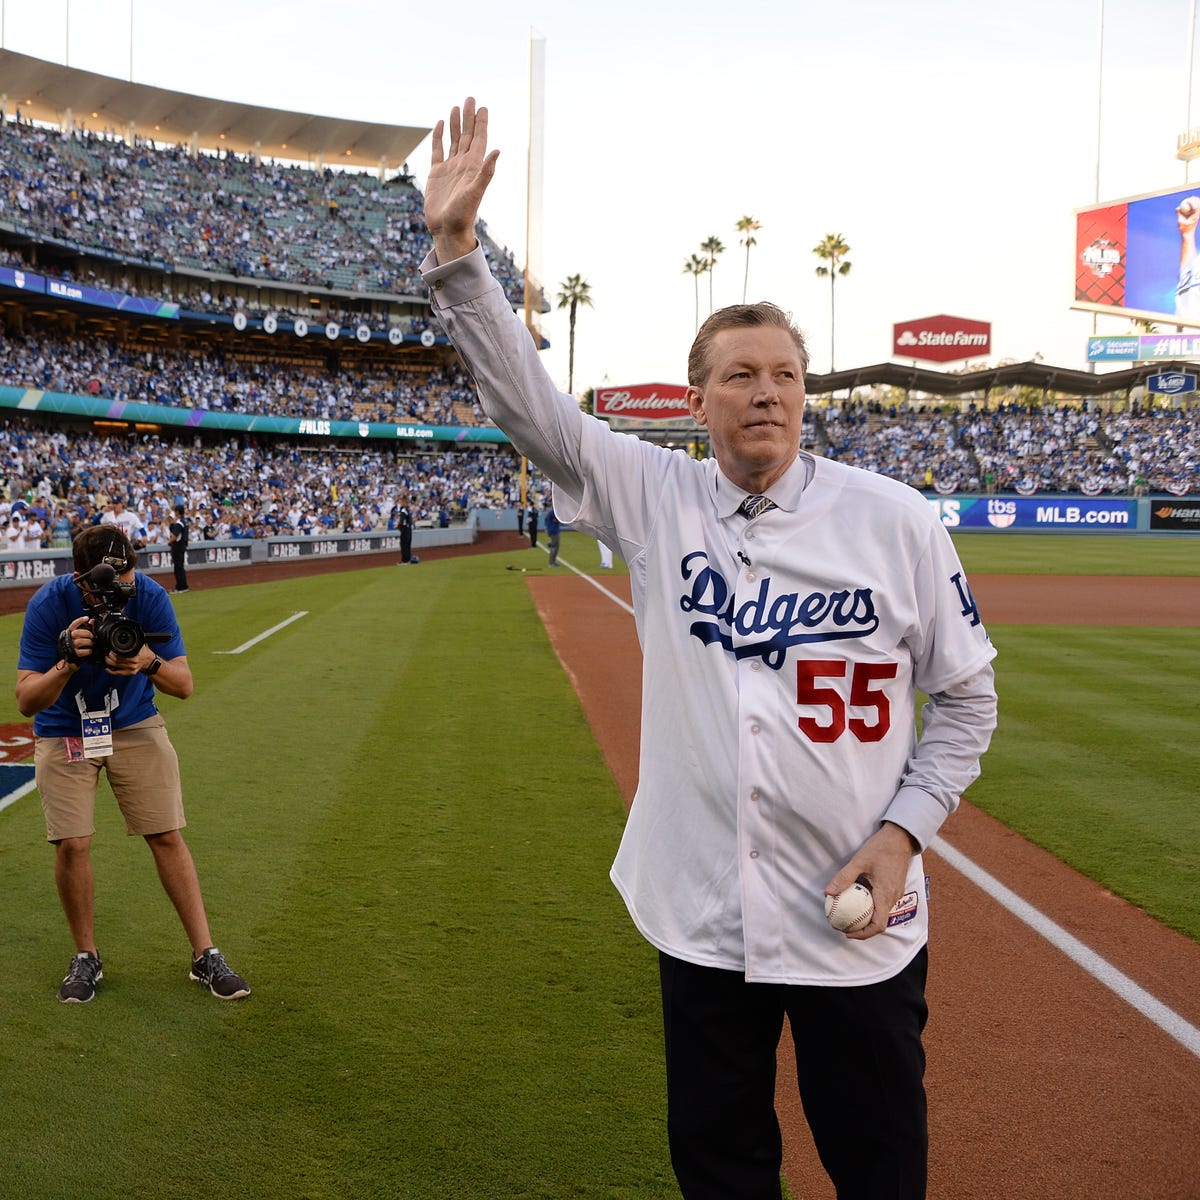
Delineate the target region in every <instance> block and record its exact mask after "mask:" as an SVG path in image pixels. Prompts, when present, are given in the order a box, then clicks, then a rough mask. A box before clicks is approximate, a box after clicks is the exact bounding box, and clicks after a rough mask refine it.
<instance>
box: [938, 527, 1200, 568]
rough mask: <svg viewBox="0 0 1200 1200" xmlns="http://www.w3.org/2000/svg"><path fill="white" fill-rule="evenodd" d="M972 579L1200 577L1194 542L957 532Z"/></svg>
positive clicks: (1197, 544) (957, 542)
mask: <svg viewBox="0 0 1200 1200" xmlns="http://www.w3.org/2000/svg"><path fill="white" fill-rule="evenodd" d="M952 536H953V538H954V546H955V549H957V551H958V555H959V558H960V559H962V564H963V566H964V567H966V569H967V574H968V575H980V574H997V575H1200V542H1198V541H1197V539H1196V538H1194V537H1134V536H1132V535H1129V536H1125V535H1119V534H1118V535H1114V536H1107V535H1099V536H1086V535H1083V536H1072V535H1071V534H1058V533H1055V534H1032V533H953V532H952Z"/></svg>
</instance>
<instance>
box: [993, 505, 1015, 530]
mask: <svg viewBox="0 0 1200 1200" xmlns="http://www.w3.org/2000/svg"><path fill="white" fill-rule="evenodd" d="M987 519H988V524H989V525H994V526H995V527H996V528H997V529H1007V528H1008V527H1009V526H1010V525H1011V524H1012V523H1013V522H1014V521H1015V520H1016V519H1017V502H1016V501H1015V500H989V501H988V502H987Z"/></svg>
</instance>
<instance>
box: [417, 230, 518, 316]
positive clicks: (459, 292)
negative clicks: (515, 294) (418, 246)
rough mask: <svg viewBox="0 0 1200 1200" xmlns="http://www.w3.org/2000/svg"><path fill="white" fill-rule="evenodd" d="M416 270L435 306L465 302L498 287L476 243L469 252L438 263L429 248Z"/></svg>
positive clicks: (451, 306)
mask: <svg viewBox="0 0 1200 1200" xmlns="http://www.w3.org/2000/svg"><path fill="white" fill-rule="evenodd" d="M419 270H420V272H421V278H422V279H424V280H425V282H426V284H428V286H429V291H430V293H431V296H432V299H433V302H434V304H435V305H436V307H438V308H453V307H454V305H456V304H467V303H469V302H470V301H472V300H478V299H479V297H480V296H483V295H485V294H486V293H488V292H494V291H500V290H501V289H500V284H499V282H498V281H497V280H496V279H495V278H494V277H493V275H492V272H491V270H490V269H489V268H488V263H487V258H486V257H485V256H484V253H483V247H482V246H481V245H480V244H479V243H478V242H476V243H475V249H474V250H472V251H471V253H470V254H464V255H463V256H462V258H455V259H452V260H451V261H450V262H448V263H439V262H438V260H437V254H436V253H435V252H434V251H433V250H430V252H429V253H428V254H427V255H425V258H424V260H423V261H422V263H421V266H420V268H419Z"/></svg>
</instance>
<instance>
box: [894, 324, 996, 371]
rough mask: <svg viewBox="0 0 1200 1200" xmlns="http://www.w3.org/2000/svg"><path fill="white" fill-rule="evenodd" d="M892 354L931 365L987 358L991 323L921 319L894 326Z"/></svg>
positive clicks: (990, 340)
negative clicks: (956, 360) (925, 361)
mask: <svg viewBox="0 0 1200 1200" xmlns="http://www.w3.org/2000/svg"><path fill="white" fill-rule="evenodd" d="M892 331H893V332H892V355H893V357H895V358H920V359H925V360H927V361H928V362H954V360H955V359H959V358H986V357H987V356H988V355H989V354H991V352H992V326H991V323H990V322H989V321H971V320H968V319H967V318H966V317H948V316H946V315H945V314H944V313H943V314H941V315H939V316H936V317H922V318H921V319H920V320H919V321H901V322H900V324H898V325H893V326H892Z"/></svg>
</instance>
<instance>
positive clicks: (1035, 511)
mask: <svg viewBox="0 0 1200 1200" xmlns="http://www.w3.org/2000/svg"><path fill="white" fill-rule="evenodd" d="M926 499H927V500H928V501H929V503H930V504H931V505H932V506H933V509H934V511H935V512H936V513H937V515H938V516H939V517H940V518H941V522H942V524H943V525H945V526H947V527H948V528H951V529H1016V530H1020V529H1070V530H1075V531H1079V530H1089V529H1104V530H1105V531H1106V532H1117V531H1119V532H1129V533H1132V532H1135V531H1136V529H1137V501H1136V500H1120V499H1115V498H1114V499H1111V500H1110V499H1107V498H1105V499H1100V500H1092V499H1080V498H1077V497H1070V498H1068V497H1065V496H1064V497H1057V498H1048V499H1033V498H1028V497H1020V496H1015V497H1005V496H986V497H983V496H961V497H960V496H936V497H930V496H927V497H926Z"/></svg>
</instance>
